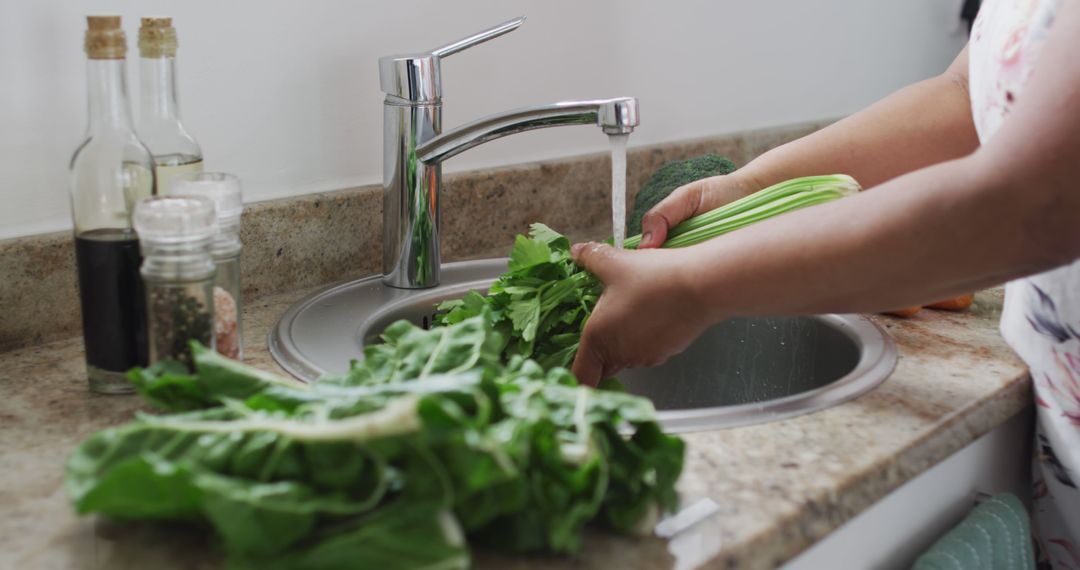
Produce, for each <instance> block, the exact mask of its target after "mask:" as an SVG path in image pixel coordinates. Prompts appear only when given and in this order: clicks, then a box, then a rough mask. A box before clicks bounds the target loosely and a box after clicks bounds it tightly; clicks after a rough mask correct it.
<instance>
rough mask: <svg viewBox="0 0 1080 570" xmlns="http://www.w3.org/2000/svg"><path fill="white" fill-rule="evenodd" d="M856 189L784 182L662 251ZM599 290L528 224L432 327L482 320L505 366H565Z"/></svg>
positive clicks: (564, 244)
mask: <svg viewBox="0 0 1080 570" xmlns="http://www.w3.org/2000/svg"><path fill="white" fill-rule="evenodd" d="M717 158H718V157H717ZM725 160H726V159H725ZM673 164H678V163H673ZM673 164H669V165H668V166H673ZM699 166H700V164H699ZM665 168H666V167H665ZM687 168H689V167H687ZM661 170H663V169H661ZM672 176H673V175H672ZM669 178H670V176H665V177H663V178H662V179H664V180H667V179H669ZM858 190H859V185H858V183H857V182H856V181H855V179H853V178H851V177H850V176H846V175H842V174H835V175H829V176H808V177H804V178H796V179H794V180H789V181H786V182H782V183H780V184H776V185H774V186H770V187H769V188H766V189H764V190H762V191H760V192H756V193H754V194H751V195H750V196H747V197H745V198H742V199H740V200H736V201H734V202H731V203H730V204H726V205H724V206H721V207H719V208H716V209H715V210H712V211H710V212H706V213H704V214H701V215H699V216H695V217H693V218H690V219H689V220H686V221H685V222H683V223H681V224H679V225H678V226H676V227H674V228H672V230H671V232H670V235H669V236H668V241H667V242H665V243H664V246H663V247H686V246H690V245H694V244H697V243H701V242H703V241H707V240H709V239H712V238H713V237H716V236H718V235H721V234H724V233H727V232H730V231H733V230H736V229H739V228H741V227H745V226H747V225H750V224H753V223H755V222H759V221H761V220H764V219H767V218H770V217H773V216H777V215H780V214H783V213H786V212H790V211H792V210H797V209H799V208H805V207H807V206H813V205H815V204H820V203H823V202H828V201H831V200H835V199H838V198H842V197H844V196H848V195H851V194H854V193H856V192H858ZM640 243H641V236H640V235H636V236H633V237H630V238H627V240H626V243H625V246H626V247H627V248H630V249H632V248H636V247H637V246H638V245H639V244H640ZM601 291H602V286H601V283H600V282H599V280H597V279H596V277H594V276H593V275H592V274H590V273H588V272H587V271H585V270H584V269H582V268H580V267H578V265H577V264H576V263H574V260H573V258H572V257H571V255H570V241H569V240H568V239H566V238H565V237H564V236H562V235H561V234H559V233H558V232H556V231H554V230H552V229H551V228H549V227H547V226H545V225H543V224H533V225H532V226H531V228H530V231H529V237H528V238H526V237H524V236H520V235H519V236H517V239H516V241H515V242H514V248H513V249H512V250H511V251H510V262H509V265H508V268H507V271H506V273H503V274H502V275H501V276H499V278H498V279H497V280H496V281H495V283H494V284H493V285H492V286H491V288H490V289H489V290H488V292H487V294H486V295H481V294H480V293H477V292H471V293H469V294H468V295H466V296H465V297H464V298H462V299H455V300H450V301H445V302H443V303H442V304H440V305H439V306H438V309H439V311H440V314H439V315H438V316H437V317H436V319H435V323H436V324H437V325H452V324H454V323H459V322H461V321H463V320H465V319H468V318H474V317H477V316H480V315H486V316H487V317H488V318H490V319H491V321H492V325H493V326H494V327H495V330H497V331H499V332H500V333H501V334H502V335H503V336H504V337H505V338H507V339H509V340H508V342H507V343H506V344H505V345H504V346H503V349H502V357H501V358H502V360H503V361H508V360H509V359H511V358H513V357H515V356H521V357H525V358H531V359H534V360H536V361H537V362H538V363H540V365H541V366H542V367H544V368H551V367H556V366H562V367H565V366H569V365H570V363H571V362H573V360H574V356H575V355H576V353H577V349H578V345H579V343H580V339H581V331H582V330H583V329H584V328H585V322H586V321H587V320H588V318H589V315H591V314H592V311H593V309H594V308H595V307H596V303H597V301H598V300H599V298H600V293H601Z"/></svg>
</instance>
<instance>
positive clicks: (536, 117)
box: [416, 97, 638, 164]
mask: <svg viewBox="0 0 1080 570" xmlns="http://www.w3.org/2000/svg"><path fill="white" fill-rule="evenodd" d="M592 124H595V125H596V126H598V127H600V128H601V129H603V131H604V132H605V133H606V134H609V135H619V134H629V133H631V132H633V130H634V127H636V126H637V125H638V103H637V99H635V98H633V97H616V98H614V99H594V100H588V101H564V102H561V103H553V104H550V105H536V106H533V107H523V108H520V109H513V110H511V111H507V112H505V113H496V114H493V115H488V116H486V117H483V118H480V119H477V120H475V121H473V122H471V123H466V124H464V125H461V126H460V127H458V128H456V129H453V130H450V131H447V132H445V133H443V134H441V135H438V136H436V137H434V138H432V139H430V140H428V141H427V142H425V143H423V144H421V145H419V146H417V147H416V158H417V159H419V160H420V161H422V162H424V163H426V164H438V163H440V162H442V161H444V160H446V159H448V158H450V157H453V156H457V155H458V154H461V153H462V152H465V151H466V150H469V149H470V148H473V147H475V146H478V145H481V144H484V143H486V142H488V141H492V140H495V139H498V138H502V137H505V136H507V135H512V134H516V133H521V132H524V131H531V130H534V129H543V128H546V127H558V126H562V125H592Z"/></svg>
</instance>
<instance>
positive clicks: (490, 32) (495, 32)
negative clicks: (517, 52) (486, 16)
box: [431, 16, 525, 58]
mask: <svg viewBox="0 0 1080 570" xmlns="http://www.w3.org/2000/svg"><path fill="white" fill-rule="evenodd" d="M524 21H525V16H518V17H517V18H514V19H513V20H508V21H506V22H503V23H501V24H499V25H497V26H494V27H491V28H488V29H486V30H484V31H482V32H477V33H475V34H473V35H471V36H468V37H465V38H461V39H460V40H457V41H454V42H450V43H448V44H446V45H444V46H442V47H437V48H435V49H433V50H431V55H434V56H436V57H440V58H442V57H446V56H448V55H454V54H455V53H457V52H459V51H461V50H463V49H466V48H471V47H473V46H474V45H476V44H482V43H484V42H486V41H488V40H493V39H495V38H497V37H499V36H501V35H503V34H509V33H510V32H512V31H514V30H516V29H518V27H519V26H521V24H522V23H523V22H524Z"/></svg>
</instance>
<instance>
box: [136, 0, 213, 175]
mask: <svg viewBox="0 0 1080 570" xmlns="http://www.w3.org/2000/svg"><path fill="white" fill-rule="evenodd" d="M177 46H178V43H177V40H176V28H174V27H173V25H172V18H143V19H142V25H141V26H140V27H139V80H140V85H139V138H141V139H142V140H143V142H145V143H146V146H147V147H149V148H150V152H151V153H153V155H154V166H155V174H156V180H157V187H156V192H155V194H158V195H165V194H167V193H168V189H169V186H170V185H171V184H172V181H173V180H174V179H175V178H176V177H177V176H179V175H182V174H190V173H194V172H202V169H203V156H202V149H200V148H199V143H197V142H195V139H194V137H192V136H191V135H190V134H188V132H187V131H186V130H185V129H184V125H183V124H182V123H181V122H180V106H179V104H178V102H177V100H178V97H177V88H176V49H177Z"/></svg>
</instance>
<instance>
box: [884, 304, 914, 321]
mask: <svg viewBox="0 0 1080 570" xmlns="http://www.w3.org/2000/svg"><path fill="white" fill-rule="evenodd" d="M921 310H922V307H920V306H918V305H916V306H914V307H904V308H903V309H896V310H893V311H885V313H884V314H886V315H892V316H894V317H903V318H905V319H906V318H908V317H913V316H915V313H918V312H919V311H921Z"/></svg>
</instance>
